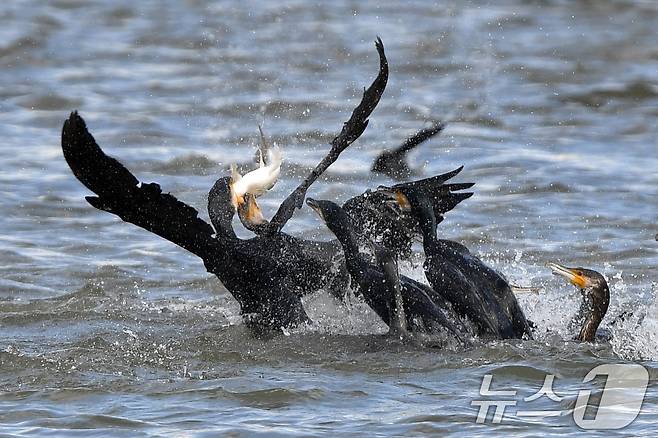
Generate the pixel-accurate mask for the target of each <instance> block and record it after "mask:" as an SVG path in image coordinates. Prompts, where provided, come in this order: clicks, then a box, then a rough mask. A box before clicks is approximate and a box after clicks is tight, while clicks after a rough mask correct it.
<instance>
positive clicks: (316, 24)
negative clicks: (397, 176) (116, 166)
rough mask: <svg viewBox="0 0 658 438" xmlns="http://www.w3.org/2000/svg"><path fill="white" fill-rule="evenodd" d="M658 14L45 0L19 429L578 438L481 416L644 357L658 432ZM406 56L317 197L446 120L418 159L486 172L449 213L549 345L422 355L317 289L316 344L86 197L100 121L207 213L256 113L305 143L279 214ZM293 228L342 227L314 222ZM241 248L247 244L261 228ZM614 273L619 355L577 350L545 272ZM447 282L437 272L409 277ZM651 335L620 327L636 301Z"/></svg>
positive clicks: (4, 77)
mask: <svg viewBox="0 0 658 438" xmlns="http://www.w3.org/2000/svg"><path fill="white" fill-rule="evenodd" d="M657 20H658V6H657V4H656V3H654V2H650V1H646V2H641V1H635V2H631V1H597V2H591V1H574V2H566V1H532V2H522V1H513V0H509V1H504V2H491V3H488V2H455V1H453V2H443V3H437V4H429V3H425V2H405V3H404V5H399V4H394V3H386V2H371V3H362V2H358V3H357V2H351V3H347V4H329V3H323V4H311V3H307V2H301V1H299V2H287V3H286V4H285V5H279V4H278V2H271V3H263V2H254V1H249V0H247V1H240V2H237V1H235V2H234V1H225V2H217V3H209V2H204V1H200V0H190V1H186V2H174V1H167V2H160V1H158V2H156V1H142V2H134V1H112V2H110V1H98V2H94V3H90V4H88V2H83V1H77V0H57V1H52V2H48V3H47V4H44V3H43V2H37V1H35V0H24V1H15V2H4V3H3V4H2V5H1V6H0V23H1V24H2V25H1V26H0V66H1V68H0V95H1V97H2V99H0V111H1V113H2V123H0V135H1V137H2V142H0V203H1V205H2V219H1V220H0V240H1V241H2V251H0V388H1V391H2V392H0V424H1V425H2V426H1V430H2V433H7V434H17V435H20V434H37V433H39V434H51V435H60V434H61V435H73V434H78V435H82V436H89V435H93V434H96V435H100V436H105V435H107V434H109V433H112V434H115V435H124V436H139V435H172V434H189V435H215V434H217V433H219V432H224V433H231V434H233V435H241V434H256V433H263V434H264V433H268V434H269V433H276V434H280V435H300V434H303V435H314V434H322V433H325V432H336V431H338V432H341V433H345V434H352V435H362V434H366V433H367V434H368V435H372V434H378V435H418V434H424V433H441V434H457V433H462V432H466V433H468V434H470V435H489V434H491V433H500V434H509V433H515V434H526V435H533V436H534V435H538V434H547V433H560V434H571V433H578V432H579V429H578V428H577V427H576V425H575V424H574V420H573V418H572V417H571V416H570V415H564V416H562V417H557V418H547V419H544V420H541V419H528V418H521V417H519V416H516V415H513V412H512V411H511V410H510V413H509V415H508V416H506V418H505V419H504V421H503V423H502V424H501V425H491V424H490V421H488V422H487V424H484V425H478V424H476V423H475V417H476V415H477V408H476V407H474V406H471V402H472V401H473V400H478V399H481V398H482V397H480V396H479V393H478V391H479V388H480V383H481V381H482V377H483V376H484V375H485V374H493V376H494V377H493V382H494V384H493V386H494V387H495V389H508V390H509V389H516V390H518V394H519V397H518V399H519V400H520V399H521V398H522V397H526V396H528V395H531V394H534V393H535V392H537V391H538V390H539V388H540V387H541V385H542V383H543V381H544V377H545V375H546V374H555V375H556V377H555V385H554V389H555V392H556V393H557V394H558V395H559V396H561V397H563V399H562V401H561V402H559V403H556V402H553V401H551V400H549V399H546V398H542V399H541V400H538V401H536V402H533V403H530V404H528V407H529V408H530V409H556V408H557V409H568V408H570V407H573V403H574V400H575V397H576V395H577V392H578V389H582V388H587V387H588V386H587V385H586V384H583V383H582V380H583V377H584V376H585V374H586V373H587V372H588V371H589V370H590V369H592V368H593V367H595V366H596V365H599V364H603V363H631V362H633V363H640V364H642V365H644V366H645V367H647V369H648V370H649V373H650V377H651V379H652V380H651V383H650V385H649V388H648V392H647V396H646V399H645V402H644V406H643V409H642V412H641V413H640V415H639V417H638V418H637V420H636V421H635V422H634V423H633V424H632V425H631V426H630V427H629V428H627V429H624V430H622V431H621V432H620V433H621V434H628V433H631V434H634V435H643V434H647V435H649V434H650V435H653V425H654V424H655V422H656V420H657V419H658V386H657V385H656V384H655V382H654V380H653V379H655V377H656V375H657V374H658V363H656V362H655V361H656V360H658V339H657V338H656V333H657V331H656V329H657V328H658V302H656V300H655V293H656V292H657V287H656V285H655V282H656V281H657V280H656V274H655V272H656V271H655V267H656V264H657V262H658V243H657V242H656V241H655V240H654V236H655V234H656V232H658V228H657V225H656V224H657V223H658V209H657V207H656V206H657V205H658V202H657V201H658V172H656V169H658V154H657V153H656V152H657V145H658V129H657V128H656V122H655V121H656V116H658V49H656V44H655V42H656V39H655V26H656V22H658V21H657ZM376 35H380V36H381V37H382V39H383V40H384V43H385V45H386V49H387V54H388V57H389V61H390V63H391V78H390V81H389V86H388V88H387V90H386V93H385V95H384V98H383V100H382V102H381V103H380V105H379V107H378V108H377V110H376V111H375V113H374V114H373V117H372V119H371V123H370V126H369V128H368V130H367V131H366V133H365V135H364V136H363V137H362V138H361V139H360V140H359V141H358V142H357V144H355V145H354V146H353V147H352V148H351V149H349V150H348V151H347V152H345V154H344V156H342V157H341V159H340V160H339V161H338V162H337V163H336V165H335V166H333V167H332V168H331V169H330V172H329V173H328V174H327V175H326V178H325V179H323V180H321V181H318V183H317V184H316V185H314V186H313V187H312V189H311V191H310V195H312V196H313V197H315V198H331V199H338V200H345V199H347V198H348V197H349V196H351V195H355V194H357V193H360V192H361V191H362V190H363V189H364V188H365V187H375V186H377V185H378V184H381V183H387V182H389V181H388V180H387V179H385V178H383V177H376V176H372V175H369V173H368V171H367V170H368V168H369V166H370V163H371V161H372V159H373V158H374V157H375V156H376V155H377V153H378V152H379V151H381V150H382V149H383V148H385V147H391V146H394V145H396V144H398V143H399V142H400V141H401V140H403V139H404V138H405V137H406V136H407V135H409V134H411V133H412V132H414V131H415V130H417V129H419V128H420V127H422V126H423V125H424V123H425V122H426V121H427V120H429V119H431V118H440V119H443V120H445V121H448V122H449V125H448V128H447V129H446V131H445V133H444V134H442V136H441V137H440V138H437V139H434V140H432V141H431V142H428V143H427V144H425V145H423V146H422V147H420V148H419V149H418V150H417V151H416V152H414V153H413V154H412V156H411V161H412V163H413V164H414V165H415V166H417V167H418V168H419V169H421V173H422V174H423V175H431V174H435V173H439V172H445V171H448V170H451V169H453V168H455V167H457V166H459V165H462V164H465V165H466V167H465V170H464V171H463V173H462V175H460V180H461V181H475V182H476V183H477V185H476V194H475V196H474V197H473V198H471V199H469V200H467V201H465V202H464V203H463V204H462V205H460V206H459V207H458V208H457V209H456V210H455V211H454V212H452V213H450V214H449V215H448V217H447V219H446V220H445V221H444V223H443V224H441V231H442V233H443V235H445V236H447V237H449V238H452V239H456V240H459V241H461V242H463V243H465V244H466V245H467V246H469V247H470V248H471V249H472V250H473V251H475V252H477V253H478V254H480V255H481V256H482V257H483V258H485V259H486V260H487V261H489V262H490V263H492V264H493V265H494V266H496V267H497V268H499V269H500V270H501V271H502V272H504V273H505V274H506V275H508V276H509V277H510V278H511V279H512V280H513V281H514V282H515V283H517V284H521V285H526V286H528V285H532V286H537V287H541V288H542V289H543V291H542V292H541V293H540V294H539V295H527V296H523V297H522V298H521V304H522V307H523V308H524V310H525V311H526V313H527V315H528V316H529V318H530V319H532V320H534V321H535V322H536V323H537V325H538V327H539V328H538V335H537V338H538V339H537V340H535V341H525V342H521V341H515V342H496V343H492V344H487V345H482V346H477V347H475V348H473V349H469V350H468V351H440V350H435V349H428V348H423V347H419V346H414V345H406V344H400V343H396V342H394V341H391V340H389V339H385V338H383V337H382V336H381V333H383V331H384V328H383V326H382V324H381V323H380V322H378V321H377V319H376V317H375V316H373V314H372V313H371V312H370V311H369V310H368V309H366V308H365V307H364V306H363V304H361V303H359V302H358V301H353V302H351V304H350V305H349V306H348V307H343V306H341V305H339V304H337V303H336V302H334V301H333V299H332V298H330V297H328V296H326V295H323V294H318V295H315V296H312V297H309V298H308V299H307V300H306V301H305V305H306V307H307V309H308V311H309V313H310V315H311V317H312V318H313V319H314V320H315V323H314V324H313V325H312V326H311V327H308V328H304V329H301V330H297V331H294V332H293V333H290V334H289V336H280V337H278V338H276V339H274V340H271V341H262V340H257V339H254V338H252V337H251V336H250V335H249V334H248V332H247V331H246V329H245V328H244V327H243V326H242V325H241V323H240V318H239V315H238V313H237V310H238V309H237V305H236V304H235V303H234V301H233V300H232V298H231V297H230V295H228V293H227V292H226V290H225V289H224V288H223V287H222V285H221V284H220V283H219V282H218V280H217V279H216V278H215V277H213V276H211V275H209V274H207V273H206V272H205V270H204V269H203V265H202V264H201V263H200V261H199V260H198V259H196V258H195V257H193V256H192V255H190V254H188V253H186V252H185V251H183V250H181V249H179V248H178V247H176V246H174V245H172V244H170V243H168V242H166V241H164V240H162V239H159V238H157V237H156V236H153V235H151V234H149V233H147V232H145V231H142V230H140V229H138V228H136V227H134V226H132V225H128V224H124V223H122V222H121V221H120V220H118V219H117V218H115V217H113V216H111V215H108V214H105V213H102V212H99V211H96V210H94V209H93V208H91V207H90V206H88V205H87V204H86V203H85V202H84V198H83V197H84V196H85V195H88V194H89V193H88V192H87V191H86V190H85V189H84V188H83V187H82V185H81V184H80V183H78V181H76V180H75V179H74V177H73V176H72V174H71V173H70V171H69V169H68V168H67V166H66V164H65V162H64V160H63V158H62V155H61V150H60V147H59V135H60V129H61V125H62V122H63V120H64V119H65V118H66V117H67V115H68V112H69V111H71V110H73V109H79V110H80V111H81V114H82V115H83V117H85V118H86V120H87V122H88V124H89V126H90V129H91V130H92V132H93V133H94V135H95V136H96V138H97V140H98V141H99V143H100V144H101V145H103V146H104V147H105V149H106V151H108V152H109V153H110V154H112V155H114V156H116V157H118V158H119V159H120V160H122V161H123V162H124V163H126V164H127V165H128V167H130V168H131V169H132V170H133V171H134V172H135V173H136V174H137V175H138V176H139V177H140V178H141V179H142V180H143V181H147V182H148V181H157V182H159V183H160V184H161V185H162V186H163V188H164V189H165V190H168V191H171V192H172V193H175V194H176V196H178V197H179V198H181V199H182V200H184V201H185V202H188V203H190V204H191V205H193V206H195V207H196V208H198V209H199V210H200V211H202V216H203V217H206V216H205V197H206V193H207V190H208V189H209V188H210V187H211V185H212V183H213V182H214V179H215V178H217V177H219V176H221V175H226V174H227V168H228V164H229V163H231V162H234V161H236V162H244V161H246V160H248V159H249V158H250V157H251V156H252V154H253V150H254V145H255V144H256V141H257V132H258V131H257V124H259V123H262V124H263V125H264V128H265V130H266V132H267V134H268V135H270V136H272V137H273V138H274V139H275V140H276V141H277V142H278V143H279V144H280V145H281V146H282V147H283V149H284V153H285V160H286V166H285V167H284V177H283V179H282V180H281V181H280V182H279V184H277V186H276V187H275V188H274V190H273V191H272V192H270V193H269V194H268V195H267V196H266V197H263V198H261V199H262V201H261V204H262V206H263V207H264V209H265V211H266V213H268V214H272V213H273V211H274V209H275V208H276V206H277V203H278V202H280V200H281V199H282V198H283V197H284V196H285V195H286V194H287V193H288V192H289V191H290V190H291V189H292V188H293V187H294V186H295V185H296V184H297V183H298V181H299V180H300V178H301V175H303V174H304V172H306V171H307V170H308V169H309V168H310V167H311V166H312V165H313V164H314V163H315V162H317V161H318V160H319V158H320V157H321V156H322V154H323V153H324V152H325V151H326V150H327V146H326V145H327V143H328V141H329V140H330V139H331V138H332V136H333V135H335V133H337V132H338V130H339V129H340V126H341V123H342V122H343V121H344V120H346V119H347V117H348V115H349V113H350V111H351V109H352V108H353V106H354V105H355V103H356V102H357V99H358V98H359V97H360V96H359V93H360V89H361V87H363V86H365V85H367V84H369V83H370V81H371V79H372V78H373V77H374V75H375V73H376V69H377V65H376V52H375V50H374V46H373V44H372V42H373V40H374V39H375V36H376ZM286 230H287V231H288V232H290V233H294V234H297V235H302V236H307V237H311V236H312V237H317V238H319V239H327V238H329V237H330V236H329V234H328V231H327V230H326V229H325V228H324V227H323V226H322V224H321V223H320V222H319V220H318V219H317V218H316V217H314V215H313V213H312V212H311V211H310V210H309V209H308V208H304V209H302V210H300V211H299V212H298V213H297V214H296V215H295V217H294V218H293V220H292V221H291V222H290V223H289V225H288V226H287V228H286ZM242 235H244V236H247V235H248V233H247V232H244V233H242ZM548 261H558V262H562V263H565V264H568V265H583V266H586V267H591V268H594V269H597V270H599V271H601V272H603V273H604V274H605V275H606V277H607V279H608V280H609V283H610V287H611V295H612V304H611V308H610V311H609V313H608V316H607V317H606V319H605V320H604V323H603V326H604V327H605V328H607V329H608V330H609V331H611V332H612V333H613V341H612V342H611V343H599V344H593V345H592V344H590V345H578V344H574V343H571V342H567V341H566V339H568V338H569V337H570V334H569V333H567V332H566V329H565V325H566V322H567V321H568V320H569V318H570V317H571V315H572V314H573V313H574V311H575V308H576V305H577V302H578V301H577V300H578V297H577V293H576V291H575V290H573V288H572V287H570V286H569V285H566V284H564V282H562V281H560V280H558V279H557V278H554V277H552V276H551V275H550V273H549V272H548V270H547V269H545V268H544V267H543V265H544V263H546V262H548ZM404 271H405V273H406V274H407V275H410V276H412V277H415V278H422V277H423V274H422V268H421V267H420V262H419V261H416V262H415V263H413V264H408V265H406V266H404ZM627 309H633V310H634V311H635V315H634V317H633V318H632V319H631V320H627V321H626V322H624V323H620V324H617V325H615V326H614V327H612V326H611V324H610V322H611V321H612V320H613V319H614V317H615V316H616V315H618V314H619V313H621V312H622V311H624V310H627Z"/></svg>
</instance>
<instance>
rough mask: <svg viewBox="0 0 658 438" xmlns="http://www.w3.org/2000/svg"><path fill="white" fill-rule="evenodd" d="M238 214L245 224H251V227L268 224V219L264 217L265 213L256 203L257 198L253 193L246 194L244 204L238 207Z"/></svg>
mask: <svg viewBox="0 0 658 438" xmlns="http://www.w3.org/2000/svg"><path fill="white" fill-rule="evenodd" d="M238 214H239V216H240V219H241V220H242V221H243V222H246V224H250V225H251V226H258V225H263V224H266V223H267V219H265V216H263V212H262V211H261V209H260V207H259V206H258V203H257V202H256V197H255V196H254V195H252V194H251V193H246V194H245V195H244V197H243V202H242V203H241V204H239V206H238ZM246 224H245V225H246ZM247 228H249V227H247Z"/></svg>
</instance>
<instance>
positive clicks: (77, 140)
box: [62, 39, 388, 331]
mask: <svg viewBox="0 0 658 438" xmlns="http://www.w3.org/2000/svg"><path fill="white" fill-rule="evenodd" d="M376 48H377V51H378V54H379V61H380V62H379V73H378V75H377V77H376V78H375V80H374V81H373V83H372V84H371V86H370V87H369V88H368V89H367V90H365V91H364V94H363V98H362V100H361V102H360V103H359V105H358V106H357V107H356V108H355V110H354V111H353V113H352V115H351V117H350V119H349V120H348V121H347V122H346V123H345V124H344V125H343V128H342V130H341V132H340V134H339V135H338V136H337V137H336V138H335V139H334V140H333V141H332V143H331V150H330V152H329V154H328V155H327V156H326V157H325V158H324V159H323V160H322V161H321V162H320V164H319V165H318V166H317V167H316V168H315V169H314V170H313V171H312V172H311V174H310V175H309V176H308V177H307V178H306V179H305V180H304V181H303V182H302V183H301V184H300V186H299V187H297V189H295V190H294V191H293V192H292V194H291V195H290V196H288V198H286V199H285V200H284V201H283V203H282V204H281V206H280V207H279V210H278V211H277V213H276V214H275V216H274V218H273V219H272V221H270V222H269V223H267V224H265V228H266V229H265V233H264V235H263V236H257V237H255V238H252V239H247V240H242V239H238V238H237V236H236V235H235V232H234V231H233V228H232V224H231V222H232V218H233V216H234V214H235V207H234V203H237V204H240V202H238V201H239V200H237V199H235V198H234V196H233V193H232V190H231V186H232V183H233V181H232V179H231V178H230V177H225V178H220V179H219V180H218V181H217V182H216V183H215V185H214V186H213V188H212V189H211V191H210V193H209V196H208V210H209V215H210V218H211V222H212V224H213V226H214V229H213V227H211V226H210V225H209V224H208V223H206V222H205V221H203V220H202V219H200V218H199V217H198V212H197V211H196V210H195V209H194V208H192V207H190V206H188V205H186V204H184V203H183V202H180V201H179V200H177V199H176V198H175V197H174V196H172V195H170V194H163V193H162V190H161V189H160V186H159V185H158V184H156V183H150V184H146V183H140V181H139V180H138V179H137V178H135V176H134V175H133V174H132V173H130V171H129V170H128V169H126V168H125V167H124V166H123V165H122V164H121V163H119V162H118V161H117V160H115V159H113V158H111V157H109V156H107V155H105V153H104V152H103V151H102V150H101V148H100V147H99V146H98V144H97V143H96V141H95V140H94V138H93V136H92V135H91V134H90V133H89V131H88V130H87V127H86V124H85V122H84V120H83V119H82V118H81V117H80V116H79V115H78V113H77V112H74V113H72V114H71V116H70V117H69V119H68V120H67V121H66V122H65V123H64V127H63V129H62V150H63V153H64V157H65V159H66V161H67V163H68V165H69V167H70V168H71V170H72V171H73V174H74V175H75V176H76V178H77V179H78V180H80V182H82V183H83V184H84V185H85V186H86V187H87V188H89V189H90V190H91V191H92V192H94V193H95V194H96V195H97V196H90V197H87V198H86V199H87V201H88V202H89V203H90V204H91V205H92V206H94V207H96V208H98V209H100V210H104V211H108V212H110V213H113V214H116V215H117V216H119V217H120V218H121V219H123V220H124V221H126V222H131V223H133V224H135V225H137V226H139V227H142V228H144V229H146V230H148V231H151V232H153V233H155V234H157V235H159V236H161V237H163V238H165V239H167V240H169V241H171V242H173V243H175V244H177V245H179V246H181V247H182V248H184V249H186V250H188V251H190V252H192V253H194V254H195V255H197V256H199V257H200V258H201V259H202V260H203V261H204V265H205V267H206V269H207V270H208V271H209V272H211V273H213V274H215V275H217V277H218V278H219V279H220V280H221V282H222V283H223V284H224V286H225V287H226V288H227V289H228V290H229V292H230V293H231V294H232V295H233V296H234V297H235V298H236V300H237V301H238V302H239V304H240V308H241V314H242V315H243V316H244V317H245V321H246V322H247V323H248V324H249V325H250V326H251V327H253V328H255V329H257V331H260V329H264V330H270V329H278V328H280V327H294V326H297V325H299V324H300V323H303V322H305V321H307V320H308V317H307V315H306V312H305V311H304V308H303V306H302V304H301V299H300V297H301V295H303V294H304V293H307V292H311V291H315V290H319V289H322V288H325V287H326V288H327V289H329V290H330V291H331V290H332V289H343V288H344V284H345V283H346V282H347V278H346V273H345V274H344V275H341V272H340V271H341V270H340V269H339V272H338V274H337V275H332V267H333V266H334V265H335V264H337V262H336V260H335V258H336V255H337V254H339V253H340V251H339V250H338V248H337V243H331V242H329V243H322V242H317V243H313V245H312V247H310V246H309V242H308V241H304V240H301V239H297V238H295V237H292V236H289V235H287V234H284V233H281V232H280V231H281V229H282V228H283V226H284V225H285V224H286V222H287V221H288V220H289V219H290V217H292V215H293V213H294V210H295V208H298V207H300V206H301V205H302V202H303V199H304V197H305V194H306V190H307V189H308V187H309V186H310V185H311V184H312V183H313V182H314V181H315V180H316V179H317V178H318V177H319V176H320V175H321V174H322V172H324V170H326V168H327V167H329V165H330V164H331V163H333V162H334V161H335V160H336V159H337V158H338V155H339V154H340V153H341V152H342V151H343V150H345V149H346V148H347V147H348V146H349V145H350V144H351V143H353V142H354V141H355V140H356V139H358V138H359V137H360V136H361V134H362V133H363V132H364V131H365V129H366V127H367V125H368V117H369V116H370V114H371V113H372V111H373V110H374V109H375V107H376V105H377V103H378V102H379V100H380V98H381V95H382V94H383V92H384V89H385V87H386V82H387V80H388V62H387V60H386V56H385V54H384V46H383V44H382V42H381V40H380V39H378V40H377V42H376ZM238 206H239V205H238ZM332 248H333V250H331V249H332Z"/></svg>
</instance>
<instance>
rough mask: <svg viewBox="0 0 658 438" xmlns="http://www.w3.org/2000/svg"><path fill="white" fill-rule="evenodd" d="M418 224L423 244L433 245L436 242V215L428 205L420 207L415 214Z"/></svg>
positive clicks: (425, 245)
mask: <svg viewBox="0 0 658 438" xmlns="http://www.w3.org/2000/svg"><path fill="white" fill-rule="evenodd" d="M417 219H418V225H419V226H420V231H421V233H422V234H423V246H424V247H427V246H431V245H435V244H436V243H437V242H438V239H437V238H436V217H435V216H434V212H433V211H432V210H431V209H430V208H429V207H421V208H420V211H419V212H418V215H417Z"/></svg>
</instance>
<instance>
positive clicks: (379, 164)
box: [371, 122, 445, 179]
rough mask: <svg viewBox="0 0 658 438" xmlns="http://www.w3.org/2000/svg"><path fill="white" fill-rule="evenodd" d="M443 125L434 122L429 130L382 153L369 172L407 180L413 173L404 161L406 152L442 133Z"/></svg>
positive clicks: (419, 132) (426, 129)
mask: <svg viewBox="0 0 658 438" xmlns="http://www.w3.org/2000/svg"><path fill="white" fill-rule="evenodd" d="M444 128H445V124H443V123H442V122H434V123H433V124H432V126H430V127H429V128H425V129H422V130H420V131H418V132H417V133H416V134H414V135H413V136H411V137H409V138H408V139H407V140H405V142H404V143H402V144H401V145H400V146H398V147H397V148H395V149H392V150H388V151H384V152H382V153H381V154H379V156H377V158H376V159H375V161H374V163H373V164H372V168H371V171H372V172H375V173H381V174H384V175H386V176H389V177H391V178H394V179H405V178H409V177H410V176H411V175H412V173H413V171H412V170H411V168H410V167H409V165H408V164H407V161H406V159H407V158H406V157H407V152H409V151H410V150H412V149H413V148H415V147H416V146H418V145H419V144H421V143H422V142H424V141H427V140H429V139H430V138H432V137H434V136H435V135H436V134H438V133H439V132H441V131H443V129H444Z"/></svg>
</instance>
